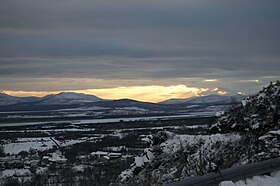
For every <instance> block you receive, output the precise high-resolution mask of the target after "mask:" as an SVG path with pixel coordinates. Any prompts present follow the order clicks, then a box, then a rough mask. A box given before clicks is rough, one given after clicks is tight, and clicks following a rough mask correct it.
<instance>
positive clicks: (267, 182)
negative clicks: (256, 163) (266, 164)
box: [219, 171, 280, 186]
mask: <svg viewBox="0 0 280 186" xmlns="http://www.w3.org/2000/svg"><path fill="white" fill-rule="evenodd" d="M219 186H280V171H278V172H274V173H272V174H271V176H255V177H253V178H251V179H246V180H242V181H238V182H235V183H234V182H232V181H223V182H221V183H220V184H219Z"/></svg>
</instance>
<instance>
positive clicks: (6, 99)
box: [0, 93, 25, 105]
mask: <svg viewBox="0 0 280 186" xmlns="http://www.w3.org/2000/svg"><path fill="white" fill-rule="evenodd" d="M22 102H25V100H24V99H21V98H18V97H14V96H10V95H7V94H5V93H0V105H13V104H17V103H22Z"/></svg>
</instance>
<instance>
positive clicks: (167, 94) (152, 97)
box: [3, 85, 208, 103]
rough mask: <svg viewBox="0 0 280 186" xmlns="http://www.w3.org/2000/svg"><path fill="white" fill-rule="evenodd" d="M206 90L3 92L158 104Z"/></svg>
mask: <svg viewBox="0 0 280 186" xmlns="http://www.w3.org/2000/svg"><path fill="white" fill-rule="evenodd" d="M207 90H208V89H207V88H197V87H187V86H185V85H174V86H156V85H154V86H130V87H115V88H104V89H87V90H67V91H49V92H48V91H4V92H3V93H6V94H8V95H13V96H18V97H26V96H37V97H43V96H46V95H49V94H57V93H60V92H75V93H84V94H90V95H95V96H98V97H100V98H103V99H123V98H128V99H135V100H139V101H146V102H154V103H156V102H160V101H164V100H167V99H171V98H188V97H192V96H197V95H201V94H202V93H203V92H206V91H207Z"/></svg>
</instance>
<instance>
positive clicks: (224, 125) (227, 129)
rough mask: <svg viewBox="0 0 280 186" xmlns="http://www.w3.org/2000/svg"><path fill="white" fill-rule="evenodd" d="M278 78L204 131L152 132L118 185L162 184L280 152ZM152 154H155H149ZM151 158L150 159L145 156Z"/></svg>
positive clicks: (261, 158)
mask: <svg viewBox="0 0 280 186" xmlns="http://www.w3.org/2000/svg"><path fill="white" fill-rule="evenodd" d="M279 87H280V82H279V81H277V82H274V83H271V84H270V85H269V86H267V87H265V88H264V89H263V90H262V91H260V92H259V93H258V94H257V95H254V96H251V97H249V98H247V99H246V100H244V101H242V103H243V104H242V105H240V106H235V107H234V108H232V109H230V110H229V111H227V112H225V114H224V115H222V116H221V117H219V118H218V119H217V121H216V122H215V123H214V124H213V125H212V126H210V127H209V130H208V132H207V133H205V134H201V135H188V134H174V133H171V132H168V131H162V132H159V133H157V134H155V135H150V136H148V139H150V140H151V144H152V145H151V147H150V148H149V152H150V155H149V156H147V153H145V152H144V153H143V155H142V159H141V158H140V160H142V161H140V162H142V163H139V157H136V158H135V163H134V164H133V165H132V166H131V167H130V168H129V169H127V170H126V171H124V172H123V173H122V174H121V175H120V176H119V180H118V184H119V185H127V184H128V185H162V184H164V183H170V182H175V181H179V180H182V179H185V178H187V177H190V176H196V175H203V174H206V173H209V172H215V171H218V170H221V169H225V168H229V167H232V166H236V165H241V164H247V163H251V162H257V161H261V160H265V159H270V158H275V157H279V156H280V142H279V139H280V129H279V128H280V120H279V111H280V110H279V103H280V102H279ZM151 153H152V155H151ZM147 159H148V160H147Z"/></svg>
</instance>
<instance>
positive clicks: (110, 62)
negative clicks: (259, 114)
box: [0, 0, 280, 100]
mask: <svg viewBox="0 0 280 186" xmlns="http://www.w3.org/2000/svg"><path fill="white" fill-rule="evenodd" d="M279 7H280V1H279V0H266V1H264V0H138V1H135V0H24V1H22V0H1V2H0V91H6V92H9V91H10V93H14V94H15V93H16V92H17V91H22V92H21V93H22V95H23V93H24V95H26V92H30V93H31V92H33V95H34V94H35V93H34V92H41V93H42V94H43V92H55V91H58V92H59V91H68V90H79V91H80V90H81V91H82V90H87V89H99V90H104V92H106V90H107V91H112V89H115V90H116V91H117V90H119V89H118V88H119V87H120V86H122V87H126V88H127V90H128V89H129V90H131V89H133V87H134V88H135V87H138V88H139V87H149V88H151V87H152V86H160V87H167V88H168V89H169V90H170V87H173V88H174V86H177V85H183V86H185V88H186V92H188V91H187V90H190V92H193V89H192V88H197V90H199V91H200V92H205V93H206V94H208V93H213V92H214V93H215V91H213V90H214V89H215V88H218V89H215V90H217V91H216V92H218V90H219V91H223V92H227V93H231V94H235V93H237V92H243V93H255V92H256V91H257V90H259V89H260V88H261V87H262V86H264V85H265V84H267V83H269V82H270V81H274V80H277V79H280V75H279V74H280V73H279V72H280V34H279V33H280V21H279V20H280V11H279ZM183 86H177V87H180V88H179V89H180V90H182V89H181V88H182V87H183ZM206 88H208V90H207V91H201V90H202V89H203V90H206ZM136 90H137V91H140V92H141V91H144V90H145V89H144V90H142V89H141V90H140V89H135V91H136ZM147 90H150V89H146V91H147ZM160 90H161V89H159V91H160ZM184 90H185V89H184ZM162 91H163V90H162ZM199 91H198V92H199ZM104 92H103V93H104ZM152 92H153V91H152ZM144 93H145V92H144ZM146 93H147V92H146ZM153 94H155V93H154V92H153ZM17 95H20V93H19V92H17ZM103 95H104V94H103ZM170 95H171V94H170ZM172 95H173V96H169V97H168V96H167V97H165V98H170V97H174V94H172ZM176 96H177V97H184V96H185V97H186V94H180V95H177V94H176ZM187 96H189V94H187ZM107 97H110V96H108V95H107ZM128 97H129V96H128ZM133 98H135V97H133ZM135 99H136V98H135ZM139 99H140V98H139ZM151 100H152V99H151Z"/></svg>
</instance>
